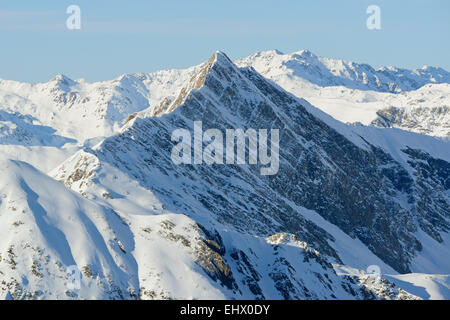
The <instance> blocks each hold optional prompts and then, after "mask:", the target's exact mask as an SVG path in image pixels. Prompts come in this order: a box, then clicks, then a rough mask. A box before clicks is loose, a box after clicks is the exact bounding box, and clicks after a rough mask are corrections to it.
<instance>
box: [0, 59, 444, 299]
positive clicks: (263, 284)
mask: <svg viewBox="0 0 450 320" xmlns="http://www.w3.org/2000/svg"><path fill="white" fill-rule="evenodd" d="M449 93H450V74H449V73H448V72H447V71H445V70H443V69H441V68H435V67H423V68H421V69H418V70H405V69H399V68H394V67H387V68H381V69H379V70H375V69H374V68H372V67H370V66H369V65H367V64H357V63H353V62H346V61H342V60H335V59H328V58H322V57H318V56H316V55H314V54H313V53H311V52H309V51H306V50H303V51H300V52H297V53H293V54H288V55H285V54H282V53H281V52H279V51H268V52H261V53H257V54H255V55H252V56H250V57H247V58H244V59H239V60H237V61H234V62H233V61H231V60H230V59H229V58H228V57H227V55H226V54H224V53H222V52H216V53H214V54H213V55H212V57H211V58H210V59H209V60H208V61H206V62H204V63H202V64H200V65H198V66H194V67H191V68H188V69H185V70H165V71H158V72H154V73H149V74H144V73H142V74H132V75H123V76H121V77H119V78H117V79H115V80H112V81H103V82H97V83H89V82H86V81H84V80H72V79H69V78H68V77H65V76H62V75H59V76H56V77H55V78H54V79H52V80H51V81H49V82H47V83H38V84H34V85H32V84H27V83H19V82H15V81H8V80H0V150H1V151H2V154H1V156H0V172H1V175H2V177H3V178H2V179H1V181H0V230H1V235H2V236H3V240H2V241H1V242H0V298H6V299H11V298H12V299H52V298H58V299H99V298H101V299H450V275H449V274H450V272H449V271H450V259H449V257H450V209H449V208H450V206H449V204H450V148H449V143H450V141H449V140H448V139H449V138H448V137H449V135H450V130H449V128H450V127H449V121H448V119H449V103H448V101H449ZM195 121H202V124H203V127H204V129H205V130H206V129H219V130H221V131H225V130H226V129H229V128H243V129H249V128H253V129H278V130H279V132H280V137H279V150H278V152H279V159H280V162H279V171H278V173H277V174H276V175H272V176H263V175H261V174H260V170H259V169H260V165H256V166H255V165H246V164H229V165H220V164H212V165H208V164H197V165H189V164H181V165H176V164H174V163H173V161H172V159H171V150H172V149H173V147H174V146H175V144H176V143H175V142H174V141H173V140H172V139H171V135H172V132H174V130H176V129H179V128H183V129H187V130H189V131H191V132H192V131H193V129H194V128H193V126H194V122H195ZM247 151H248V148H247ZM271 151H272V152H275V150H271ZM194 153H195V151H194ZM200 156H201V155H200ZM72 267H75V268H76V269H77V270H79V271H80V273H81V286H80V288H76V289H74V288H73V287H71V286H70V285H68V284H70V279H71V275H70V274H68V270H72V269H71V268H72ZM374 270H375V271H376V272H374Z"/></svg>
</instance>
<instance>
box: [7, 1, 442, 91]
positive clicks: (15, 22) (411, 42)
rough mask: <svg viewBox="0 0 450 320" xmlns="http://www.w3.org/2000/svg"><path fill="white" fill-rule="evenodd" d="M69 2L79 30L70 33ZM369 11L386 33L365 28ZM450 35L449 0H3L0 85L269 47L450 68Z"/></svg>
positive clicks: (107, 74) (147, 68)
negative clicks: (76, 11)
mask: <svg viewBox="0 0 450 320" xmlns="http://www.w3.org/2000/svg"><path fill="white" fill-rule="evenodd" d="M71 4H76V5H78V6H80V8H81V21H82V25H81V30H68V29H67V28H66V19H67V17H68V14H66V8H67V7H68V6H69V5H71ZM371 4H376V5H379V6H380V7H381V24H382V25H381V26H382V29H381V30H379V31H378V30H377V31H374V30H372V31H371V30H368V29H367V28H366V19H367V14H366V8H367V6H368V5H371ZM449 35H450V1H449V0H370V1H366V0H339V1H337V0H328V1H324V0H228V1H222V0H191V1H186V0H184V1H183V0H177V1H175V0H164V1H162V0H160V1H149V0H146V1H145V0H128V1H115V0H70V1H66V0H58V1H55V0H39V1H29V0H27V1H25V0H15V1H9V0H8V1H5V0H0V43H1V45H0V78H3V79H13V80H20V81H29V82H37V81H47V80H49V79H51V78H53V77H54V76H55V75H56V74H59V73H63V74H65V75H67V76H69V77H71V78H74V79H76V78H85V79H87V80H89V81H97V80H107V79H112V78H115V77H117V76H119V75H120V74H123V73H133V72H151V71H155V70H159V69H167V68H184V67H188V66H191V65H195V64H198V63H201V62H202V61H204V60H206V59H207V58H208V57H209V56H210V55H211V54H212V53H213V52H214V51H216V50H222V51H224V52H225V53H227V54H228V55H229V56H230V58H232V59H235V58H239V57H245V56H247V55H250V54H252V53H255V52H257V51H262V50H270V49H279V50H280V51H283V52H286V53H288V52H294V51H298V50H301V49H309V50H311V51H312V52H314V53H316V54H318V55H322V56H326V57H333V58H341V59H346V60H352V61H356V62H364V63H369V64H371V65H373V66H374V67H380V66H384V65H395V66H399V67H406V68H416V67H421V66H422V65H434V66H441V67H443V68H445V69H447V70H449V71H450V59H449V56H450V55H449V52H450V41H449V40H450V39H449V38H450V36H449Z"/></svg>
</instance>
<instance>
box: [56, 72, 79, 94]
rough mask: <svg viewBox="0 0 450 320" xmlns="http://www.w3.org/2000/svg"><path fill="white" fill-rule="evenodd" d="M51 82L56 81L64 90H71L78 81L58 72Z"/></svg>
mask: <svg viewBox="0 0 450 320" xmlns="http://www.w3.org/2000/svg"><path fill="white" fill-rule="evenodd" d="M50 83H55V84H56V86H57V87H59V89H61V90H63V91H66V92H67V91H70V87H71V86H74V85H76V84H77V83H76V82H75V81H73V80H72V79H70V78H69V77H67V76H65V75H63V74H58V75H56V76H55V77H54V78H53V79H52V80H50Z"/></svg>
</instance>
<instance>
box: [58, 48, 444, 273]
mask: <svg viewBox="0 0 450 320" xmlns="http://www.w3.org/2000/svg"><path fill="white" fill-rule="evenodd" d="M306 105H307V103H306V102H305V101H302V100H299V99H297V98H295V97H293V96H291V95H289V94H287V93H286V92H285V91H283V90H281V89H280V88H279V87H276V86H275V85H274V84H273V83H271V82H269V81H267V80H266V79H264V78H263V77H262V76H261V75H259V74H258V73H256V72H255V71H254V70H252V69H246V68H243V69H239V68H237V67H236V66H235V65H234V64H233V63H232V62H231V61H230V60H229V59H228V58H227V57H226V56H225V55H224V54H222V53H217V54H216V55H214V56H213V58H212V59H211V60H210V61H209V62H208V63H206V64H205V65H204V67H203V68H202V70H201V71H200V73H199V74H198V76H197V77H193V78H192V81H191V83H190V84H189V85H188V86H187V87H186V89H184V90H182V93H181V94H180V97H179V98H178V99H177V100H176V101H175V102H174V103H173V104H172V105H168V106H166V109H161V110H160V111H159V116H158V117H149V116H148V112H142V113H141V114H138V115H137V117H135V118H134V119H132V120H131V121H130V122H129V123H128V124H127V125H126V126H125V128H124V129H123V131H122V133H121V134H118V135H116V136H113V137H110V138H107V139H106V140H105V141H104V142H102V143H101V144H100V145H98V146H97V147H96V148H94V149H89V150H85V151H84V153H83V155H81V154H80V155H76V156H75V157H74V158H73V159H71V160H70V161H69V162H68V163H67V164H64V165H63V166H61V167H60V168H59V169H58V170H56V171H55V172H54V176H55V178H56V179H58V180H60V181H62V182H64V183H66V184H67V185H68V186H70V187H71V188H72V189H74V190H76V191H78V192H81V193H83V194H86V195H87V196H88V197H90V198H96V197H101V194H99V192H100V190H101V192H102V193H103V192H104V190H108V189H112V191H113V193H115V194H116V195H117V197H119V198H120V197H123V196H124V194H123V192H124V190H123V189H121V187H115V186H114V182H113V181H112V180H109V177H107V170H108V169H107V168H108V167H114V168H118V170H119V171H120V172H121V174H123V175H125V176H127V177H128V178H129V179H131V180H135V181H137V182H138V183H139V185H141V186H142V187H144V188H145V189H148V190H152V191H153V192H154V193H155V194H156V195H157V198H158V199H159V200H160V201H161V202H162V203H163V204H164V206H166V207H167V208H170V209H171V210H181V211H182V212H183V213H185V214H187V215H189V216H190V217H193V218H194V219H197V218H196V217H202V219H213V220H214V221H218V222H219V223H221V224H224V225H227V226H230V227H233V228H235V229H236V230H238V231H240V232H245V233H247V234H252V235H256V236H264V237H265V236H269V235H271V234H274V233H277V232H280V231H282V232H288V233H291V234H294V235H295V236H297V237H298V238H299V239H300V240H302V241H305V242H307V243H308V244H309V245H311V246H312V247H314V248H317V249H318V250H319V251H320V252H321V253H323V254H326V255H329V256H330V257H333V258H334V259H336V261H339V256H338V254H337V253H336V252H335V250H334V249H333V248H332V246H330V244H329V243H330V242H333V237H332V236H330V234H328V233H327V231H325V230H323V229H322V228H320V227H318V226H317V225H315V224H314V223H311V221H309V220H307V219H305V217H304V216H303V215H302V214H299V207H303V208H306V209H310V210H314V211H315V212H317V213H318V214H320V215H321V216H322V217H323V218H324V219H326V220H327V221H329V222H331V223H332V224H334V225H336V226H338V227H339V228H340V229H342V230H343V231H344V232H345V233H347V234H348V235H350V236H351V237H353V238H357V239H359V240H360V241H362V242H363V243H364V244H365V245H366V246H367V247H368V248H369V249H370V250H371V251H372V252H373V253H375V254H376V255H377V256H378V257H380V258H381V259H382V260H383V261H384V262H385V263H386V264H388V265H390V266H391V267H392V268H394V269H395V270H397V271H398V272H402V273H405V272H409V271H411V268H410V267H411V262H412V260H413V259H414V257H415V256H416V255H417V254H418V253H419V252H420V251H421V250H422V244H421V242H420V241H419V240H418V239H417V237H416V233H417V231H418V230H419V229H423V231H425V232H426V233H427V234H428V235H429V236H430V237H432V238H433V239H435V240H436V241H437V242H439V241H442V239H441V238H440V236H439V235H440V233H441V232H447V230H448V226H449V224H448V218H449V215H450V210H449V206H448V204H449V199H448V186H447V185H446V182H445V181H446V179H448V172H447V171H446V170H442V169H440V171H439V172H440V173H439V175H441V178H440V179H437V178H435V176H434V175H433V176H432V177H429V176H427V177H425V178H424V179H425V180H426V182H425V180H419V179H418V178H417V176H418V175H420V174H423V171H422V173H419V172H418V171H417V170H418V168H417V167H416V166H415V165H414V164H413V163H412V162H411V164H410V166H409V167H405V166H404V165H403V164H401V163H400V162H398V161H397V160H395V159H394V157H393V156H392V155H390V154H389V153H387V152H386V151H384V150H383V149H381V148H380V147H377V146H375V145H372V144H370V143H368V142H367V141H365V139H364V137H361V138H358V139H359V143H358V144H355V142H354V141H351V140H349V139H347V138H346V137H345V136H344V135H343V134H341V133H339V132H338V131H336V130H335V129H333V128H331V127H330V126H328V125H327V124H326V123H324V122H323V121H321V120H319V119H318V118H316V117H315V116H313V115H312V114H311V113H310V112H308V110H307V109H306V107H305V106H306ZM196 120H201V121H202V122H203V127H204V128H205V129H206V128H218V129H219V130H225V129H226V128H243V129H247V128H255V129H259V128H266V129H271V128H278V129H279V130H280V148H279V152H280V169H279V172H278V174H277V175H275V176H261V175H260V174H259V170H258V169H259V168H258V166H251V165H248V166H245V165H244V166H243V165H215V164H214V165H212V166H209V165H179V166H177V165H175V164H174V163H173V162H172V161H171V159H170V154H171V150H172V148H173V146H174V144H175V143H174V142H172V141H171V133H172V132H173V130H175V129H176V128H188V129H190V130H193V129H192V126H193V122H194V121H196ZM398 151H399V152H402V151H400V150H398ZM403 152H409V151H407V150H404V151H403ZM86 153H87V154H88V155H89V156H88V159H89V160H87V163H86V161H81V158H80V157H85V155H86ZM411 161H414V160H411ZM430 161H434V162H436V163H439V164H440V165H441V166H443V167H444V168H445V167H446V166H448V162H446V161H444V160H440V159H432V160H430ZM80 162H81V163H80ZM434 162H433V163H434ZM76 163H80V164H78V165H77V164H76ZM93 163H98V164H97V165H93ZM91 164H92V165H91ZM80 166H81V167H86V166H91V167H92V172H93V174H92V176H90V177H87V178H85V179H80V180H78V181H74V180H76V179H74V178H73V172H74V170H77V169H78V168H79V167H80ZM433 168H434V167H433ZM413 170H414V173H413V174H412V173H411V172H412V171H413ZM436 170H437V169H436ZM425 195H428V198H426V200H424V199H425V198H424V196H425ZM424 202H425V203H426V205H425V204H424ZM436 221H439V224H436V223H435V222H436Z"/></svg>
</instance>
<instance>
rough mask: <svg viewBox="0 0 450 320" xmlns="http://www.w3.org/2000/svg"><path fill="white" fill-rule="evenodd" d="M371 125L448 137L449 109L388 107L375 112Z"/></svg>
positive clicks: (449, 126) (446, 107) (445, 107)
mask: <svg viewBox="0 0 450 320" xmlns="http://www.w3.org/2000/svg"><path fill="white" fill-rule="evenodd" d="M377 115H378V117H377V118H376V119H375V120H373V121H372V124H373V125H376V126H379V127H387V128H402V129H405V130H409V131H413V132H418V133H423V134H435V135H439V136H447V137H448V136H450V107H449V106H447V105H444V106H440V107H420V108H398V107H389V108H385V109H381V110H378V111H377Z"/></svg>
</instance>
